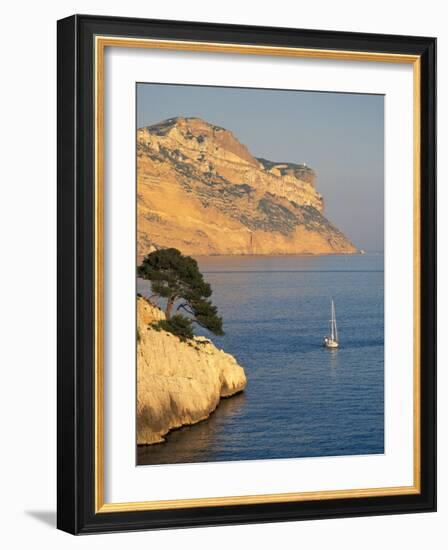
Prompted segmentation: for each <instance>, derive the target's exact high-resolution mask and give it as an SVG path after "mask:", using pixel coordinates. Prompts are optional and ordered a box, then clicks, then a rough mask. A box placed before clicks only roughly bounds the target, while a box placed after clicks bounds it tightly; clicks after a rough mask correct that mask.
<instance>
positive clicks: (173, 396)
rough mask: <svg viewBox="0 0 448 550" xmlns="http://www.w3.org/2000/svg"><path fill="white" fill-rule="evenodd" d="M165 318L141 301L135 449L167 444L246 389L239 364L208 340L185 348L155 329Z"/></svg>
mask: <svg viewBox="0 0 448 550" xmlns="http://www.w3.org/2000/svg"><path fill="white" fill-rule="evenodd" d="M164 318H165V314H164V313H163V311H161V310H160V309H159V308H157V307H156V306H153V305H152V304H150V303H149V302H148V301H147V300H145V299H144V298H141V297H139V298H138V299H137V326H138V333H139V334H138V342H137V444H139V445H142V444H152V443H158V442H161V441H164V435H165V434H167V433H168V432H169V431H170V430H172V429H174V428H178V427H180V426H184V425H188V424H195V423H196V422H200V421H201V420H204V419H205V418H207V417H208V416H209V415H210V414H211V413H212V412H213V411H214V410H215V409H216V407H217V406H218V404H219V401H220V399H221V397H229V396H231V395H234V394H236V393H239V392H241V391H242V390H243V389H244V388H245V387H246V375H245V373H244V370H243V368H242V367H241V366H240V365H238V363H237V362H236V360H235V358H234V357H233V356H232V355H230V354H228V353H225V352H224V351H222V350H220V349H218V348H216V347H215V346H214V345H213V343H212V342H210V341H209V340H207V339H206V338H201V337H196V338H195V339H194V341H191V342H181V341H180V340H179V338H177V337H176V336H174V335H172V334H170V333H168V332H165V331H157V330H155V329H154V328H153V327H152V326H151V324H152V323H154V322H156V321H158V320H160V319H164Z"/></svg>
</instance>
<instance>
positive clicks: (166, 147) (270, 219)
mask: <svg viewBox="0 0 448 550" xmlns="http://www.w3.org/2000/svg"><path fill="white" fill-rule="evenodd" d="M137 180H138V181H137V208H138V227H137V250H138V259H139V260H141V258H142V257H143V255H145V254H147V253H148V252H150V251H151V250H154V249H155V248H164V247H175V248H178V249H179V250H181V251H182V252H183V253H184V254H188V255H201V254H207V255H210V254H341V253H346V254H352V253H356V252H357V249H356V247H355V246H354V245H353V244H352V243H351V242H350V241H349V240H348V239H347V237H346V236H345V235H344V234H343V233H342V232H341V231H340V230H339V229H338V228H337V227H335V226H334V225H333V224H332V223H331V222H330V221H328V219H327V218H326V217H325V216H324V200H323V197H322V196H321V195H320V193H319V192H318V191H317V190H316V174H315V173H314V171H313V170H312V169H311V168H310V167H308V166H307V165H305V164H294V163H290V162H272V161H269V160H266V159H262V158H255V157H254V156H253V155H252V154H251V153H250V151H249V150H248V149H247V147H246V146H245V145H243V144H242V143H240V142H239V141H238V139H237V138H236V137H235V136H234V135H233V133H232V132H230V131H228V130H226V129H224V128H221V127H219V126H216V125H213V124H210V123H208V122H206V121H204V120H202V119H199V118H182V117H176V118H172V119H168V120H165V121H163V122H160V123H158V124H155V125H152V126H147V127H144V128H139V129H138V130H137Z"/></svg>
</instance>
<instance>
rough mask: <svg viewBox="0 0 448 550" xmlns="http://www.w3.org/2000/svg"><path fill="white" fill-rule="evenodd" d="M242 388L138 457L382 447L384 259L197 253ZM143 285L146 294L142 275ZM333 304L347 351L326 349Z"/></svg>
mask: <svg viewBox="0 0 448 550" xmlns="http://www.w3.org/2000/svg"><path fill="white" fill-rule="evenodd" d="M198 261H199V264H200V268H201V271H202V272H203V273H204V276H205V278H206V279H207V280H208V281H209V282H210V283H211V285H212V288H213V300H214V302H215V304H216V305H217V306H218V308H219V311H220V314H221V315H222V316H223V318H224V329H225V331H226V334H225V336H223V337H221V338H217V337H213V340H214V342H215V344H216V345H217V346H218V347H222V348H223V349H224V350H225V351H227V352H229V353H231V354H233V355H234V356H235V357H236V358H237V360H238V362H239V363H240V364H241V365H242V366H243V367H244V369H245V371H246V374H247V378H248V385H247V389H246V390H245V392H244V393H242V394H240V395H238V396H235V397H232V398H230V399H225V400H222V401H221V404H220V405H219V407H218V409H217V410H216V411H215V412H214V413H213V414H212V415H211V417H210V418H209V419H208V420H206V421H204V422H202V423H200V424H197V425H195V426H191V427H186V428H181V429H179V430H176V431H173V432H172V433H171V434H169V435H168V437H167V441H166V443H163V444H160V445H153V446H148V447H140V448H139V449H138V463H139V464H166V463H180V462H203V461H212V462H214V461H223V460H226V461H227V460H254V459H272V458H292V457H315V456H336V455H353V454H371V453H383V451H384V336H383V332H384V310H383V295H384V273H383V256H382V255H378V254H377V255H375V254H366V255H364V256H352V257H350V256H323V257H298V256H297V257H295V256H286V257H247V256H237V257H235V256H228V257H224V256H217V257H200V258H198ZM138 287H139V288H138V290H139V291H140V292H142V293H145V290H146V289H145V282H143V281H139V284H138ZM331 297H333V299H334V301H335V305H336V315H337V321H338V330H339V339H340V342H341V347H340V349H338V350H336V351H329V350H326V349H325V348H323V347H322V345H321V342H322V339H323V337H324V336H325V335H326V334H327V332H328V330H329V322H328V321H329V318H330V300H331Z"/></svg>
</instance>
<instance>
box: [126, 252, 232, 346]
mask: <svg viewBox="0 0 448 550" xmlns="http://www.w3.org/2000/svg"><path fill="white" fill-rule="evenodd" d="M137 274H138V276H139V277H141V278H143V279H146V280H148V281H151V288H152V292H153V293H154V294H155V295H157V296H159V297H161V298H165V299H166V307H165V315H166V321H165V323H162V324H163V327H162V324H160V328H164V329H165V330H170V332H173V333H174V334H177V335H178V336H180V335H182V336H183V338H184V339H188V338H191V337H192V334H193V331H192V323H197V324H198V325H200V326H201V327H204V328H205V329H207V330H209V331H210V332H212V333H213V334H216V335H219V336H221V335H223V334H224V331H223V329H222V318H221V317H219V315H218V309H217V307H216V306H214V305H213V303H212V301H211V300H210V299H209V298H210V296H211V295H212V289H211V287H210V285H209V284H208V283H207V282H205V281H204V277H203V276H202V273H201V272H200V271H199V267H198V263H197V261H196V260H195V259H193V258H191V257H190V256H184V255H183V254H181V252H180V251H179V250H177V249H176V248H165V249H161V250H155V251H154V252H151V253H150V254H148V255H147V256H146V257H145V258H144V260H143V262H142V263H141V265H139V266H138V268H137ZM175 306H176V314H175V315H173V309H174V307H175ZM180 312H185V313H187V314H188V317H185V316H184V315H181V313H180Z"/></svg>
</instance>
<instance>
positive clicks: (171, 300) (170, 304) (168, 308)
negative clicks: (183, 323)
mask: <svg viewBox="0 0 448 550" xmlns="http://www.w3.org/2000/svg"><path fill="white" fill-rule="evenodd" d="M175 301H176V298H175V297H174V296H171V297H170V298H168V301H167V303H166V310H165V317H166V320H167V321H169V320H170V319H171V313H172V311H173V306H174V302H175Z"/></svg>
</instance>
